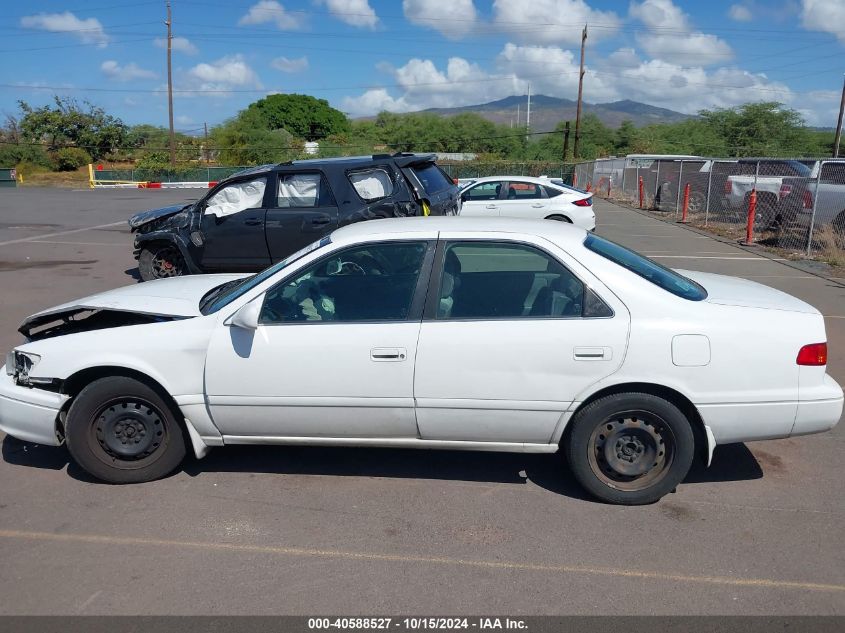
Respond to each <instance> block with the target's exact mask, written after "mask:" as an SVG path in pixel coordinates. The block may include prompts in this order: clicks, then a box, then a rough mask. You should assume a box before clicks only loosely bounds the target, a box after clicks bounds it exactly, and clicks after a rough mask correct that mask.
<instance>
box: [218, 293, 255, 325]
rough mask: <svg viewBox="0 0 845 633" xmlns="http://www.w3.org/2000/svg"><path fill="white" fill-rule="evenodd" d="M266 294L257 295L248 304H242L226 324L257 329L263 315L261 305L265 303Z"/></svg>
mask: <svg viewBox="0 0 845 633" xmlns="http://www.w3.org/2000/svg"><path fill="white" fill-rule="evenodd" d="M263 299H264V295H261V296H260V297H256V298H255V299H253V300H252V301H250V302H249V303H247V304H246V305H243V306H241V307H240V308H239V309H238V311H237V312H235V313H234V314H233V315H232V316H231V317H229V319H228V320H227V321H226V323H225V325H232V326H234V327H239V328H242V329H244V330H257V329H258V319H259V317H260V316H261V306H262V305H263Z"/></svg>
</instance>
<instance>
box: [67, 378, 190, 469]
mask: <svg viewBox="0 0 845 633" xmlns="http://www.w3.org/2000/svg"><path fill="white" fill-rule="evenodd" d="M65 434H66V439H67V446H68V450H69V451H70V454H71V456H72V457H73V458H74V460H75V461H76V462H77V463H78V464H79V465H80V466H81V467H82V468H83V469H84V470H85V471H87V472H88V473H90V474H91V475H93V476H94V477H96V478H98V479H101V480H103V481H107V482H109V483H133V482H143V481H152V480H153V479H159V478H161V477H163V476H165V475H167V474H168V473H170V472H171V471H173V470H174V469H175V468H176V467H177V466H178V465H179V463H180V462H181V461H182V459H183V458H184V457H185V446H186V442H185V433H184V429H183V426H182V424H180V422H179V418H178V417H177V415H175V414H174V410H173V409H171V407H170V405H169V404H168V403H167V402H166V401H165V399H164V397H163V396H162V394H160V393H159V392H158V391H157V390H156V389H154V388H152V387H151V386H149V385H147V384H144V383H142V382H140V381H138V380H135V379H133V378H129V377H124V376H112V377H108V378H101V379H99V380H96V381H94V382H92V383H91V384H90V385H88V386H87V387H85V388H84V389H83V390H82V391H81V392H80V393H79V394H78V395H77V396H76V398H74V400H73V403H72V405H71V407H70V410H69V411H68V416H67V423H66V425H65Z"/></svg>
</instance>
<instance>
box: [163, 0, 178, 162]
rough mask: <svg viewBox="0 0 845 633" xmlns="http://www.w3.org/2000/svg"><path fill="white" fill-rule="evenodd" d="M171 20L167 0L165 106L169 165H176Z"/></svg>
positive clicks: (168, 0)
mask: <svg viewBox="0 0 845 633" xmlns="http://www.w3.org/2000/svg"><path fill="white" fill-rule="evenodd" d="M172 22H173V20H171V17H170V0H167V22H165V24H166V25H167V108H168V111H169V115H170V166H171V167H176V133H175V132H174V131H173V65H172V63H171V59H170V57H171V50H172V48H173V31H172V30H171V25H172Z"/></svg>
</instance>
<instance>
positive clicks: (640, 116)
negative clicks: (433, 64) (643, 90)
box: [423, 95, 692, 132]
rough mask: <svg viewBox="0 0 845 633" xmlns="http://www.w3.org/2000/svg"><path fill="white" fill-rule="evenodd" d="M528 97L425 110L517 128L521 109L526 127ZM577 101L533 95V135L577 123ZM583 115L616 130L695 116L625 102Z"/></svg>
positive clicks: (588, 106) (586, 109) (587, 108)
mask: <svg viewBox="0 0 845 633" xmlns="http://www.w3.org/2000/svg"><path fill="white" fill-rule="evenodd" d="M527 102H528V97H527V96H526V95H522V96H512V97H505V98H504V99H499V100H498V101H491V102H490V103H482V104H479V105H470V106H461V107H459V108H430V109H428V110H423V112H429V113H433V114H437V115H440V116H454V115H456V114H463V113H466V112H474V113H476V114H479V115H481V116H483V117H484V118H485V119H487V120H488V121H493V122H494V123H504V124H505V125H508V124H510V123H511V122H513V124H514V125H516V114H517V112H516V110H517V106H518V107H519V117H520V119H519V120H520V122H521V123H522V125H525V114H526V112H525V111H526V105H527ZM576 106H577V104H576V102H575V101H572V100H571V99H558V98H557V97H547V96H546V95H531V129H532V130H533V131H534V132H549V131H551V130H553V129H554V128H555V126H556V125H557V124H558V123H559V122H560V121H566V120H571V121H572V122H573V124H574V122H575V110H576ZM582 111H583V113H584V114H595V115H596V116H598V118H599V119H601V122H602V123H604V124H605V125H607V126H609V127H612V128H616V127H619V126H620V125H621V124H622V121H624V120H626V119H628V120H630V121H631V122H632V123H633V124H634V125H636V126H637V127H640V126H642V125H648V124H649V123H677V122H678V121H683V120H685V119H689V118H691V117H692V115H689V114H683V113H681V112H675V111H674V110H668V109H666V108H658V107H656V106H652V105H648V104H646V103H640V102H639V101H631V100H629V99H625V100H623V101H614V102H612V103H587V102H584V106H583V109H582Z"/></svg>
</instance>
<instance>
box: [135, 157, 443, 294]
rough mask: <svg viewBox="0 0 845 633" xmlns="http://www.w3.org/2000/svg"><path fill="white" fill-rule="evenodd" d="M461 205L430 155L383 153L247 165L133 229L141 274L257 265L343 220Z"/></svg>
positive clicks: (143, 217)
mask: <svg viewBox="0 0 845 633" xmlns="http://www.w3.org/2000/svg"><path fill="white" fill-rule="evenodd" d="M459 204H460V197H459V195H458V187H457V185H456V184H455V183H454V182H453V181H452V180H451V179H450V178H449V177H448V176H447V175H446V173H445V172H443V170H442V169H440V167H438V166H437V164H436V163H435V157H434V155H433V154H393V155H386V154H385V155H373V156H358V157H350V158H330V159H315V160H296V161H291V162H288V163H282V164H279V165H263V166H261V167H255V168H252V169H247V170H245V171H241V172H239V173H237V174H235V175H233V176H231V177H230V178H227V179H226V180H224V181H222V182H220V183H219V184H218V185H216V186H215V187H214V188H213V189H211V190H210V191H209V192H208V194H206V195H205V196H203V197H202V198H201V199H200V200H198V201H197V202H195V203H193V204H190V205H187V206H172V207H165V208H163V209H154V210H152V211H145V212H143V213H138V214H137V215H134V216H132V218H130V219H129V226H130V228H131V229H132V231H133V232H134V233H135V258H136V259H137V260H138V270H139V272H140V274H141V278H142V279H143V280H145V281H147V280H150V279H158V278H162V277H175V276H178V275H186V274H191V273H206V272H240V271H243V272H254V271H259V270H262V269H264V268H266V267H267V266H269V265H270V264H272V263H273V262H277V261H279V260H281V259H284V258H285V257H287V256H288V255H290V254H291V253H294V252H296V251H297V250H299V249H300V248H302V247H303V246H306V245H307V244H310V243H311V242H313V241H315V240H317V239H319V238H320V237H322V236H323V235H326V234H328V233H330V232H332V231H333V230H335V229H336V228H338V227H340V226H343V225H345V224H350V223H352V222H359V221H361V220H371V219H375V218H390V217H402V216H409V215H410V216H413V215H456V214H457V213H458V210H459Z"/></svg>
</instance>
